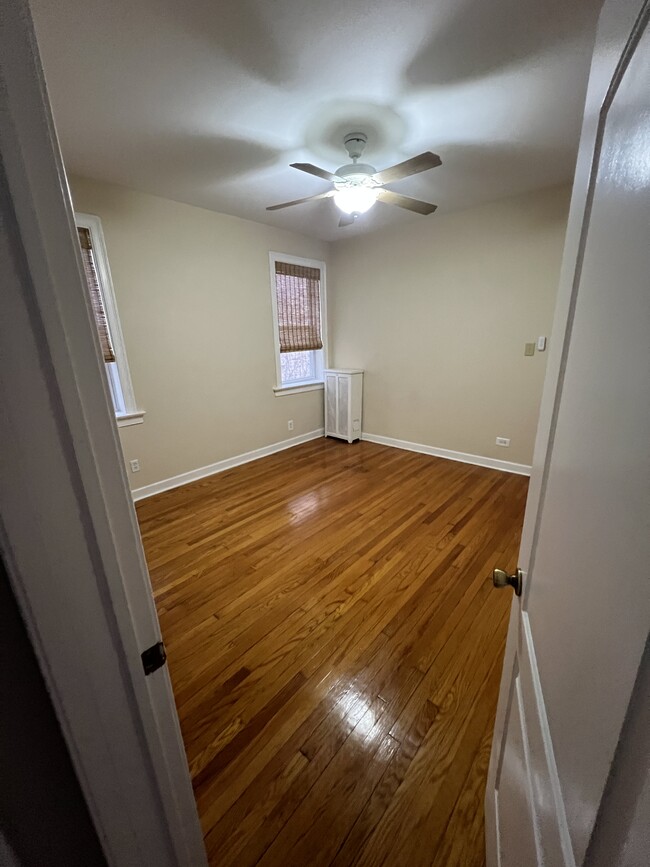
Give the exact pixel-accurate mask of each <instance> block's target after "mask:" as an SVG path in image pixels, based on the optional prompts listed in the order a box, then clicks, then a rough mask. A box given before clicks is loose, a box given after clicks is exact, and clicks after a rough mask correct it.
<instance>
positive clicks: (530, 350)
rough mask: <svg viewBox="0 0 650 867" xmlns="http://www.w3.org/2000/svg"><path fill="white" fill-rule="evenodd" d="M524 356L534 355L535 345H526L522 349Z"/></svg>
mask: <svg viewBox="0 0 650 867" xmlns="http://www.w3.org/2000/svg"><path fill="white" fill-rule="evenodd" d="M524 355H535V344H534V343H527V344H526V346H525V348H524Z"/></svg>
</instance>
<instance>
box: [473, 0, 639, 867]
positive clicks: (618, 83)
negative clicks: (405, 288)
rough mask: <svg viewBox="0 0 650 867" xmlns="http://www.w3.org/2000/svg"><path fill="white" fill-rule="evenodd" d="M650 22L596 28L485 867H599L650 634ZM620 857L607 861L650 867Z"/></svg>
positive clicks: (632, 9) (499, 730)
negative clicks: (610, 797) (598, 848)
mask: <svg viewBox="0 0 650 867" xmlns="http://www.w3.org/2000/svg"><path fill="white" fill-rule="evenodd" d="M649 14H650V4H649V3H648V2H645V3H643V2H641V0H612V2H607V3H606V4H605V6H604V8H603V12H602V15H601V21H600V27H599V33H598V38H597V43H596V50H595V54H594V61H593V65H592V70H591V76H590V82H589V91H588V96H587V107H586V113H585V121H584V126H583V132H582V138H581V144H580V154H579V159H578V165H577V174H576V180H575V185H574V192H573V198H572V205H571V213H570V218H569V227H568V234H567V242H566V248H565V258H564V264H563V274H562V279H561V286H560V293H559V298H558V310H557V313H556V325H555V328H554V332H553V335H554V340H553V342H554V346H553V347H552V356H551V358H549V373H548V377H547V384H546V389H545V394H544V400H543V403H542V411H541V421H540V430H539V432H538V441H537V446H536V454H535V460H534V469H533V476H532V478H531V490H530V495H529V501H528V506H527V511H526V518H525V524H524V534H523V538H522V549H521V559H520V566H521V569H522V570H523V573H524V574H523V594H522V596H521V597H516V596H515V597H514V598H513V607H512V613H511V623H510V632H509V636H508V645H507V650H506V659H505V663H504V673H503V680H502V685H501V694H500V699H499V708H498V711H497V720H496V725H495V737H494V742H493V747H492V758H491V764H490V773H489V778H488V787H487V792H486V846H487V863H488V865H489V867H496V865H501V867H535V865H542V864H544V865H549V867H555V865H558V867H560V865H583V864H592V863H594V860H593V859H595V858H596V857H597V856H596V854H595V852H594V845H595V844H594V840H595V839H596V838H595V837H594V833H593V832H594V829H595V828H596V827H597V828H598V829H599V834H600V827H601V818H602V815H600V814H599V809H600V810H603V809H604V805H605V803H606V800H604V799H603V794H604V792H605V786H606V784H608V785H611V783H612V779H613V778H614V775H613V774H612V769H613V768H616V763H617V761H618V758H617V757H618V756H619V755H620V753H617V752H616V751H617V747H618V749H619V750H620V749H622V744H624V743H625V740H624V739H621V737H620V736H621V731H622V728H623V724H624V721H625V717H626V712H627V711H628V708H629V707H630V701H631V697H632V696H633V690H634V687H635V681H636V680H637V676H638V675H639V674H640V672H641V666H642V660H643V656H644V646H645V643H646V639H647V636H648V631H649V627H650V581H649V580H648V575H649V564H650V28H649V27H648V17H649ZM499 592H509V591H499ZM646 662H647V660H646ZM645 664H646V663H645V662H644V665H645ZM634 695H636V693H634ZM635 700H636V699H635ZM626 725H627V723H626ZM626 731H627V729H626ZM619 742H620V743H619ZM638 761H639V762H644V761H646V762H647V755H646V756H645V757H644V756H643V755H639V757H638ZM608 780H609V783H608ZM607 791H608V792H609V791H610V789H609V788H608V790H607ZM597 816H599V818H598V822H597ZM647 819H648V817H647V816H646V820H647ZM624 823H625V817H624V816H623V815H618V816H616V819H615V821H614V822H613V823H612V826H611V827H612V828H615V827H616V826H617V825H618V826H620V825H621V824H624ZM622 852H623V849H621V853H620V855H616V856H615V857H614V856H611V857H610V859H609V860H608V861H605V862H604V863H610V864H611V865H612V867H619V865H622V864H623V863H625V864H628V863H629V864H638V865H641V864H648V863H650V853H649V852H647V851H646V852H645V853H644V854H641V853H639V852H637V853H636V855H630V853H629V851H627V854H622ZM630 857H631V858H632V860H625V859H629V858H630ZM599 863H600V862H599Z"/></svg>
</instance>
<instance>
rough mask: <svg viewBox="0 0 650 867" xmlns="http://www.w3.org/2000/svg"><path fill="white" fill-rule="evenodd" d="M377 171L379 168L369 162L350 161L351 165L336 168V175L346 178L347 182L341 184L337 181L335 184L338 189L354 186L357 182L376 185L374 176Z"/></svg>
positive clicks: (364, 184)
mask: <svg viewBox="0 0 650 867" xmlns="http://www.w3.org/2000/svg"><path fill="white" fill-rule="evenodd" d="M376 171H377V169H376V168H375V167H374V166H371V165H369V164H368V163H349V165H347V166H341V168H339V169H337V170H336V175H337V176H338V177H339V178H344V179H345V183H343V184H341V183H337V182H336V181H335V182H334V186H335V187H336V188H337V189H338V188H339V187H342V186H352V185H356V184H359V185H363V186H375V182H374V181H373V180H372V176H373V175H374V174H375V172H376Z"/></svg>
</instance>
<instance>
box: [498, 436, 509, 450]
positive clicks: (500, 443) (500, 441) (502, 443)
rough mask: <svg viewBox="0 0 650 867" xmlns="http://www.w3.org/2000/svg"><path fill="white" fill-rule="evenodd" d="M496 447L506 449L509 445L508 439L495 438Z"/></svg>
mask: <svg viewBox="0 0 650 867" xmlns="http://www.w3.org/2000/svg"><path fill="white" fill-rule="evenodd" d="M497 445H498V446H504V447H505V448H508V447H509V445H510V439H509V437H497Z"/></svg>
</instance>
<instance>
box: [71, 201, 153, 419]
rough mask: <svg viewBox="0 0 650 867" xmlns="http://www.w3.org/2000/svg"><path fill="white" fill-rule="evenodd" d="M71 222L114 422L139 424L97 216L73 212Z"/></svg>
mask: <svg viewBox="0 0 650 867" xmlns="http://www.w3.org/2000/svg"><path fill="white" fill-rule="evenodd" d="M75 222H76V224H77V234H78V236H79V246H80V247H81V259H82V262H83V267H84V276H85V278H86V286H87V287H88V293H89V295H90V302H91V305H92V310H93V314H94V317H95V325H96V326H97V333H98V334H99V343H100V346H101V351H102V356H103V358H104V366H105V368H106V377H107V379H108V386H109V389H110V392H111V397H112V398H113V407H114V409H115V415H116V418H117V423H118V425H119V426H120V427H122V426H124V425H130V424H140V423H141V422H142V417H143V416H144V412H142V411H140V410H138V409H137V407H136V404H135V397H134V395H133V386H132V384H131V374H130V373H129V365H128V362H127V358H126V350H125V348H124V338H123V337H122V329H121V327H120V320H119V318H118V315H117V305H116V303H115V294H114V292H113V283H112V281H111V272H110V270H109V268H108V259H107V257H106V247H105V245H104V233H103V232H102V224H101V221H100V219H99V217H93V216H90V215H89V214H75Z"/></svg>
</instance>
